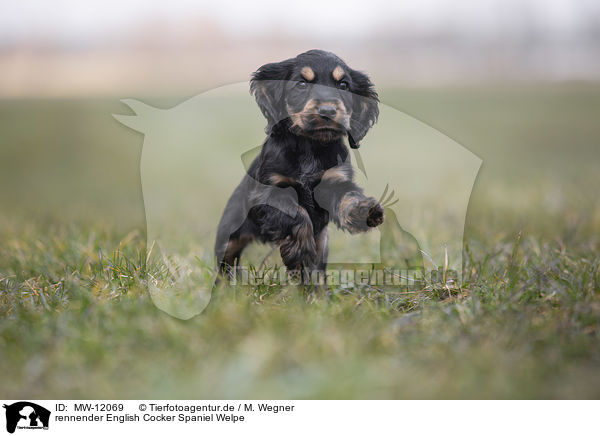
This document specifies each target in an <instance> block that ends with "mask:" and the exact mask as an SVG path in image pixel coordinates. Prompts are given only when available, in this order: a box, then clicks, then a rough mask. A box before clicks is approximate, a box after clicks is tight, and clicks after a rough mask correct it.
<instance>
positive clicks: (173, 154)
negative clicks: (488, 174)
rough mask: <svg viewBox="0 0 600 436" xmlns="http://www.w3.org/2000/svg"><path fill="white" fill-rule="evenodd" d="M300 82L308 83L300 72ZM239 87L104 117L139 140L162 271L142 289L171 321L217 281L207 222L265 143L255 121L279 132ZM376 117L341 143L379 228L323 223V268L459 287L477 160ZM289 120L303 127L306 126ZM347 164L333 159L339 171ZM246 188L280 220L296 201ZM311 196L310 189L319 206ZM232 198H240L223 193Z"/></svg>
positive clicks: (197, 305) (201, 301)
mask: <svg viewBox="0 0 600 436" xmlns="http://www.w3.org/2000/svg"><path fill="white" fill-rule="evenodd" d="M301 74H305V76H306V75H308V76H309V77H306V79H310V78H311V77H310V74H308V72H307V71H305V72H304V73H303V72H302V71H301ZM334 78H335V77H334ZM249 88H251V85H250V84H249V83H247V82H244V83H239V84H234V85H229V86H224V87H221V88H217V89H214V90H211V91H208V92H206V93H203V94H200V95H197V96H195V97H193V98H191V99H189V100H187V101H185V102H183V103H181V104H178V105H176V106H174V107H172V108H170V109H158V108H155V107H152V106H149V105H147V104H144V103H142V102H140V101H136V100H123V103H125V104H126V105H127V106H128V107H129V108H131V109H132V110H133V111H134V113H135V115H114V117H115V118H116V119H117V120H118V121H120V122H121V123H122V124H124V125H125V126H128V127H130V128H132V129H133V130H135V131H137V132H141V133H143V134H144V144H143V148H142V155H141V160H140V170H141V182H142V191H143V196H144V207H145V212H146V223H147V243H148V245H147V246H148V251H149V256H148V257H149V258H150V257H151V256H157V257H158V259H160V262H161V265H163V267H162V269H161V270H160V271H162V272H157V273H149V277H148V289H149V292H150V295H151V297H152V299H153V301H154V303H155V304H156V305H157V306H158V307H159V308H160V309H162V310H164V311H166V312H167V313H169V314H171V315H173V316H176V317H178V318H182V319H188V318H191V317H192V316H195V315H197V314H198V313H200V312H202V311H203V310H204V308H205V307H206V306H207V305H208V303H209V301H210V296H211V291H212V289H213V285H214V282H215V278H216V275H217V265H216V258H215V251H214V249H213V248H214V246H215V245H214V244H215V240H217V245H218V237H217V224H218V223H219V219H220V218H221V215H222V213H223V210H224V209H225V208H226V205H227V204H228V198H229V197H230V195H231V193H232V192H234V191H235V190H236V187H238V185H240V179H242V178H248V174H249V171H248V170H249V169H250V167H251V165H252V164H251V163H252V161H253V159H254V157H255V156H257V155H258V154H259V153H260V152H261V147H256V145H257V144H261V143H263V142H264V141H265V137H264V127H265V118H267V131H268V133H269V132H270V130H271V129H273V127H274V126H276V125H277V124H278V120H279V118H274V117H275V115H273V114H274V113H276V112H275V111H273V110H270V109H271V108H265V105H264V99H262V100H261V99H257V100H255V99H254V98H252V97H253V96H250V95H248V89H249ZM276 89H280V90H283V91H282V92H283V93H284V94H285V92H286V90H294V92H296V93H299V91H302V89H304V88H303V87H302V89H300V90H298V85H297V82H296V83H291V82H286V81H283V82H282V83H279V84H277V86H276ZM257 92H258V93H259V94H260V89H258V90H257V88H256V85H255V88H254V93H255V94H256V93H257ZM290 92H291V91H290ZM340 92H344V90H342V91H340ZM346 92H347V91H346ZM261 95H262V94H261ZM270 95H271V94H268V95H267V96H264V95H262V97H261V98H263V97H264V98H269V96H270ZM255 96H256V95H254V97H255ZM352 97H353V100H352V101H353V102H352V105H350V104H348V105H346V109H348V108H350V109H349V110H347V111H346V112H347V113H348V114H349V115H348V117H347V121H349V122H350V123H352V115H351V113H352V112H351V110H352V109H354V110H356V107H365V108H368V107H370V105H369V101H365V99H367V100H368V97H364V96H352ZM257 101H258V103H259V107H260V110H258V108H257V107H256V104H257ZM261 103H262V106H261ZM280 103H281V101H280ZM292 104H294V102H291V103H290V102H285V104H283V105H280V112H277V113H278V115H277V117H285V116H286V115H285V111H287V112H288V113H289V112H290V110H291V109H290V107H291V105H292ZM302 105H303V107H304V109H306V107H307V106H309V105H308V104H307V103H306V102H304V101H302V102H299V103H298V107H300V106H302ZM286 106H288V107H286ZM371 106H372V105H371ZM308 109H310V108H308ZM308 109H306V110H308ZM337 109H338V112H341V113H342V114H343V113H344V110H339V107H337ZM315 110H316V109H315ZM282 112H283V115H281V113H282ZM365 113H367V114H368V113H369V111H366V112H365ZM378 115H379V116H378V122H377V125H376V126H373V121H374V119H373V117H371V119H367V120H366V121H365V122H363V123H362V124H357V125H359V126H361V125H362V126H365V125H366V124H365V123H367V124H369V127H371V129H370V131H369V133H368V135H367V136H366V137H365V138H364V139H363V138H362V137H363V136H364V134H365V132H366V130H367V129H366V127H363V128H362V129H360V130H359V131H358V133H354V134H353V135H354V137H355V138H356V139H361V141H360V145H361V147H360V149H359V150H358V149H356V148H357V146H358V145H359V144H357V143H358V140H356V141H354V143H352V142H350V143H349V144H348V145H349V147H348V150H349V154H348V156H349V157H350V158H351V159H349V160H350V161H351V164H352V165H353V166H354V167H355V170H356V171H354V175H355V182H356V183H357V185H359V186H361V187H362V188H364V191H365V194H368V195H369V196H372V198H374V199H377V200H379V203H380V204H381V206H382V207H383V208H384V210H385V220H384V221H383V223H382V224H381V225H379V226H378V227H375V228H374V229H373V230H370V231H368V232H366V233H360V234H350V233H349V232H344V231H343V230H339V229H338V228H336V227H335V226H333V225H331V224H330V225H329V234H328V239H329V244H328V245H329V256H328V260H327V265H328V271H329V269H330V267H332V268H333V269H335V268H338V269H339V268H342V269H343V268H355V267H356V266H357V265H362V266H363V267H364V269H370V268H371V267H373V266H375V267H376V268H380V269H381V270H382V271H383V270H388V269H390V268H392V269H394V268H396V267H399V269H401V270H404V269H405V268H406V267H408V268H409V269H410V268H416V269H418V270H420V271H421V274H422V275H427V273H428V272H430V273H434V272H436V271H438V270H439V269H443V270H444V276H445V275H446V272H447V271H450V272H453V274H454V275H453V276H452V277H453V280H455V281H460V271H461V270H462V247H463V230H464V224H465V218H466V211H467V206H468V203H469V198H470V195H471V190H472V187H473V185H474V182H475V178H476V176H477V173H478V171H479V168H480V166H481V159H479V158H478V157H477V156H475V155H474V154H473V153H471V152H470V151H469V150H467V149H465V148H464V147H462V146H461V145H460V144H458V143H456V142H455V141H453V140H452V139H450V138H448V137H447V136H445V135H444V134H442V133H440V132H439V131H437V130H435V129H433V128H431V127H430V126H428V125H426V124H424V123H423V122H421V121H418V120H416V119H415V118H412V117H410V116H409V115H407V114H405V113H403V112H401V111H399V110H397V109H394V108H393V107H390V106H388V105H386V104H383V103H379V114H378ZM263 116H264V117H265V118H263ZM292 118H293V117H290V119H292ZM367 118H368V117H367ZM308 121H310V120H308ZM293 122H294V123H295V124H294V125H295V126H298V125H300V126H301V127H302V126H305V125H306V122H307V119H302V120H301V119H297V120H295V121H294V120H293ZM343 122H344V120H343V119H341V121H340V123H343ZM303 123H304V124H303ZM296 128H297V127H296ZM355 129H356V125H355ZM325 130H327V129H325ZM329 130H334V129H329ZM352 132H353V130H352V126H351V125H349V126H348V134H349V135H351V136H352ZM327 133H328V132H327ZM328 134H329V133H328ZM348 140H349V141H350V138H349V139H348ZM240 156H241V162H240ZM348 163H349V162H347V161H343V160H341V161H339V162H338V164H339V165H340V166H343V165H346V164H348ZM340 168H341V167H340ZM334 173H335V174H334V175H335V176H336V177H337V176H340V177H341V176H342V175H343V171H334ZM282 182H285V180H282ZM246 187H250V188H251V190H252V191H253V192H255V193H258V195H256V196H255V197H254V198H253V199H252V201H255V202H256V201H258V202H263V203H264V204H267V205H269V206H272V207H274V208H275V209H278V210H279V211H281V212H282V213H284V214H288V215H290V216H294V215H295V214H296V213H297V206H296V204H297V203H296V202H297V201H298V197H297V192H296V191H295V190H294V189H293V187H291V186H286V185H285V183H282V185H281V186H277V185H275V186H271V185H269V186H262V185H261V184H260V183H259V182H258V181H257V180H254V179H252V178H250V179H249V180H248V184H247V186H246ZM244 189H245V188H244ZM318 190H319V187H318V186H317V187H316V188H315V200H316V201H317V202H318V201H319V199H318V198H316V197H318V195H317V194H318ZM232 201H234V202H236V201H240V200H239V198H234V197H232V199H231V200H229V202H232ZM242 203H243V204H240V205H239V207H237V208H236V210H237V215H239V216H237V215H236V216H235V217H233V219H232V220H231V222H232V227H231V229H229V230H230V231H231V232H234V231H235V229H234V228H233V227H235V225H236V224H239V225H241V224H242V223H243V221H244V219H245V218H246V217H247V213H248V212H249V209H250V208H251V207H252V206H254V205H255V203H252V202H251V201H248V202H245V201H242ZM226 230H227V229H226ZM225 233H227V231H226V232H225ZM229 236H230V235H229V234H228V235H226V237H229ZM240 243H244V244H243V245H244V246H245V243H247V241H244V240H243V238H242V240H240ZM234 248H235V247H234ZM240 248H243V246H242V245H240ZM248 250H250V253H249V254H248V256H252V257H253V259H254V261H255V262H256V263H257V265H260V264H261V259H268V261H267V262H262V263H263V264H264V263H267V264H269V263H277V259H276V258H269V253H268V251H269V250H268V248H265V247H263V248H261V247H260V246H257V245H249V247H248V248H247V249H246V251H245V252H244V253H247V252H248ZM253 250H254V251H253ZM261 250H263V251H261ZM217 251H218V247H217ZM186 253H191V254H189V255H188V254H186ZM276 255H277V254H275V255H274V256H276ZM245 256H246V254H245ZM271 261H272V262H271ZM257 268H258V266H257ZM400 275H402V274H400ZM431 276H432V275H430V277H431ZM416 280H421V279H416Z"/></svg>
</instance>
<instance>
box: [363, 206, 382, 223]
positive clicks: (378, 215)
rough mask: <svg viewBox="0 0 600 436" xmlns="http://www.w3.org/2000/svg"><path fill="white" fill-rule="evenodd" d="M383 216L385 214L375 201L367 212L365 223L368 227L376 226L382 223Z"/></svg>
mask: <svg viewBox="0 0 600 436" xmlns="http://www.w3.org/2000/svg"><path fill="white" fill-rule="evenodd" d="M384 218H385V214H384V212H383V207H382V206H381V205H380V204H379V203H376V204H375V205H374V206H372V207H371V208H370V209H369V212H368V214H367V225H368V226H369V227H377V226H378V225H380V224H381V223H383V220H384Z"/></svg>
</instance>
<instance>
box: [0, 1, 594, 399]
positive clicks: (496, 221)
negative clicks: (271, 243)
mask: <svg viewBox="0 0 600 436" xmlns="http://www.w3.org/2000/svg"><path fill="white" fill-rule="evenodd" d="M312 48H320V49H324V50H329V51H333V52H335V53H336V54H338V55H339V56H340V57H341V58H343V59H344V60H345V61H346V62H347V63H348V64H349V65H350V66H352V67H353V68H356V69H359V70H363V71H366V72H368V73H369V74H370V75H371V77H372V79H373V81H374V83H375V85H376V87H377V90H378V92H379V95H380V98H381V101H382V103H383V104H384V105H387V106H388V107H391V108H395V109H397V110H399V111H401V112H403V113H405V114H407V115H409V116H411V117H413V118H412V119H417V120H420V121H422V122H424V123H426V124H427V125H428V126H430V127H431V128H432V129H433V130H434V131H436V132H441V133H442V134H443V135H445V137H447V138H449V139H451V140H454V141H456V142H457V143H459V144H461V145H462V146H463V147H465V148H466V149H468V150H470V151H471V152H473V153H474V154H475V155H477V156H478V157H479V158H481V159H482V160H483V164H482V166H481V169H480V171H479V173H478V175H477V179H476V182H475V186H474V189H473V192H472V196H471V198H470V202H469V207H468V211H467V216H466V225H465V229H464V247H465V254H464V255H463V260H465V259H466V261H465V264H464V277H466V279H467V280H466V284H465V287H464V288H461V289H460V292H459V293H454V294H452V295H450V294H449V293H448V292H441V293H432V292H430V291H431V290H429V291H424V292H422V293H418V294H410V295H400V296H398V298H396V297H394V298H391V297H389V296H388V295H387V294H386V295H384V296H382V295H381V294H379V293H377V292H375V291H374V290H368V289H367V290H365V289H353V290H352V291H351V292H346V291H345V290H339V292H338V291H336V290H334V291H335V292H334V293H333V295H331V294H326V295H322V296H320V297H316V299H317V301H315V302H313V303H314V304H305V303H306V301H304V300H302V299H301V298H300V297H299V296H298V295H295V294H292V295H291V296H290V295H288V294H286V293H285V292H281V293H279V292H277V291H272V290H266V291H265V290H256V292H254V291H252V292H251V293H249V294H248V296H247V297H248V298H246V299H244V298H239V299H238V300H235V301H225V302H224V303H223V304H222V305H220V306H218V308H217V310H215V311H214V312H212V313H210V314H207V315H206V316H201V317H197V318H194V320H191V321H189V322H188V323H181V322H180V321H179V320H175V319H171V318H169V317H168V316H166V315H164V314H162V313H161V312H159V311H158V310H156V308H155V307H154V306H153V305H152V304H150V303H149V302H148V299H147V298H146V299H144V296H146V294H147V292H146V287H145V286H146V284H147V282H146V278H147V276H146V272H147V271H148V270H150V269H151V267H155V265H150V266H148V264H149V263H150V262H146V260H147V259H148V258H147V257H146V251H145V248H146V228H147V225H146V224H147V222H146V217H145V215H144V199H143V196H142V187H141V177H140V157H141V155H142V145H143V143H144V136H143V135H142V134H141V133H139V132H136V131H134V130H132V129H129V128H128V127H125V126H124V125H122V124H120V123H119V122H118V121H117V120H115V119H114V118H113V116H112V114H123V115H132V114H133V112H132V111H131V109H130V108H129V107H128V106H126V105H125V104H123V103H122V102H121V99H127V98H134V99H139V100H141V101H143V102H144V103H146V104H148V105H151V106H153V107H156V108H161V109H168V108H172V107H175V106H176V105H178V104H179V103H182V102H184V101H186V100H188V99H190V98H191V97H193V96H195V95H197V94H200V93H203V92H204V91H208V90H212V89H214V88H217V87H219V86H223V85H228V84H232V83H236V82H244V81H247V80H248V79H249V77H250V74H251V73H252V72H253V71H255V70H256V69H257V68H258V67H260V66H261V65H263V64H265V63H268V62H273V61H279V60H283V59H286V58H290V57H294V56H296V55H297V54H298V53H300V52H302V51H305V50H308V49H312ZM599 79H600V2H598V1H597V0H546V1H542V0H448V1H445V0H420V1H413V2H392V1H390V2H387V1H383V0H369V1H365V0H363V1H352V2H350V1H343V2H342V1H332V2H324V1H310V0H305V1H302V2H286V1H281V0H255V1H252V2H232V1H228V0H221V1H211V2H199V1H191V0H189V1H188V0H184V1H175V0H171V1H169V0H156V1H153V2H148V1H142V0H119V1H106V0H105V1H100V0H89V1H85V2H82V1H75V0H72V1H71V0H55V1H53V2H44V1H33V0H19V1H13V2H8V1H4V2H1V3H0V355H2V356H3V359H1V361H0V374H2V377H4V378H5V379H6V380H7V382H6V383H0V385H1V386H2V390H3V393H4V397H6V398H17V397H27V398H37V397H46V398H47V397H54V398H56V397H74V396H76V397H86V398H90V397H96V396H102V397H105V398H115V397H121V398H122V397H128V398H136V397H140V396H147V397H152V398H158V397H163V396H169V397H183V396H184V397H186V398H196V397H213V398H215V397H216V398H225V397H234V398H236V397H240V396H243V397H247V398H256V397H262V398H264V397H295V398H332V397H333V398H356V397H363V398H364V397H370V398H399V397H404V398H415V397H427V398H441V397H446V398H448V397H450V398H457V397H460V398H467V397H468V398H482V397H485V398H541V397H543V398H557V397H558V398H564V397H570V398H583V397H593V398H598V395H599V394H598V393H599V392H600V377H599V374H598V367H599V362H600V346H599V338H600V333H599V332H600V323H599V321H598V320H599V319H600V303H599V301H598V289H599V285H598V283H600V282H599V280H600V279H599V278H598V271H600V269H599V267H598V262H599V261H598V256H597V254H598V250H599V249H598V247H599V246H600V245H599V244H600V240H599V236H598V235H600V204H599V203H598V192H599V190H600V177H598V168H599V163H600V123H599V122H598V118H599V116H598V115H599V114H600V81H599ZM236 89H239V92H238V93H236V94H231V95H228V96H227V98H225V97H223V98H219V99H216V100H215V101H214V106H211V107H210V108H209V109H210V110H209V113H201V112H198V114H199V116H202V117H203V118H202V119H203V120H204V121H206V120H211V119H213V118H211V116H217V115H218V114H220V113H225V114H227V111H231V110H232V108H234V109H235V111H236V114H237V115H236V116H239V119H243V120H246V123H245V124H243V125H241V124H240V126H239V127H238V128H228V127H229V126H228V125H225V126H223V125H219V126H216V127H221V128H222V129H221V131H223V134H222V135H221V136H218V135H217V134H216V133H215V132H217V131H219V129H217V128H212V127H215V126H211V129H208V130H207V131H206V132H204V131H202V132H197V131H195V130H193V128H198V129H200V128H201V127H202V126H203V125H202V123H193V122H192V123H190V125H191V127H192V129H191V130H190V131H192V132H193V133H194V134H196V133H198V137H199V140H200V138H202V139H203V140H205V141H207V142H210V141H212V142H214V143H217V144H219V145H222V146H223V147H214V149H215V154H214V155H213V154H211V156H210V157H212V158H214V156H215V155H217V154H218V153H221V155H226V154H228V153H229V155H230V156H231V157H232V163H231V166H230V167H228V168H223V169H221V168H211V170H212V171H216V172H218V173H219V174H221V175H222V174H230V175H231V176H230V177H231V178H232V179H231V180H233V178H240V179H241V177H242V173H243V165H242V162H241V160H240V159H239V153H240V147H244V148H243V150H246V148H245V147H246V146H248V148H252V147H255V146H258V145H259V144H260V141H261V140H262V137H263V130H262V128H263V127H264V120H263V119H262V118H261V115H260V113H259V111H258V108H257V107H256V106H255V104H254V103H253V102H252V99H251V97H250V95H249V94H248V92H247V87H246V86H239V87H238V88H236ZM213 109H214V110H213ZM225 118H226V117H225ZM224 121H227V120H226V119H224ZM217 122H218V121H217ZM217 122H215V123H217ZM223 127H225V128H223ZM250 132H252V133H250ZM166 133H170V132H166ZM386 134H387V135H389V138H391V140H397V139H398V138H407V136H406V134H407V132H406V131H403V129H400V128H398V129H397V131H394V129H386V125H385V123H380V124H379V125H377V126H375V127H374V129H373V130H372V132H371V133H369V135H368V136H367V137H366V138H365V145H368V141H370V140H373V139H374V138H380V140H381V143H384V142H385V141H384V139H386V138H384V135H386ZM166 138H167V139H168V140H170V138H171V136H167V137H166ZM370 138H371V139H370ZM374 142H376V141H374ZM396 142H398V141H396ZM396 142H389V143H390V144H391V145H394V144H395V143H396ZM165 143H168V141H166V142H165ZM413 145H414V144H413ZM228 146H230V147H229V148H228ZM366 148H367V147H365V150H366ZM375 148H377V147H373V148H372V150H375ZM146 150H147V149H146ZM201 150H202V148H201V147H198V149H197V152H198V156H197V157H198V161H202V163H204V164H206V165H212V163H213V161H212V160H208V159H204V156H203V155H200V154H201V153H200V151H201ZM377 150H378V151H377V152H378V153H380V154H381V155H380V157H379V158H380V159H385V158H386V156H388V154H387V153H386V151H387V150H386V149H385V147H379V148H377ZM438 157H439V156H438ZM187 163H188V164H190V162H187ZM388 163H389V162H388ZM191 164H192V165H193V164H195V162H191ZM448 165H451V162H448ZM170 169H171V170H172V171H173V176H174V177H179V176H180V174H179V172H178V168H176V167H175V168H170ZM167 176H168V174H167ZM416 183H418V181H416ZM201 188H202V189H204V190H205V192H203V193H202V195H199V197H201V198H199V199H196V198H193V199H192V202H193V203H192V205H193V206H196V205H197V206H198V207H206V205H207V204H210V203H209V202H210V201H214V200H215V199H221V198H224V196H226V195H228V194H229V192H226V191H227V189H229V188H227V189H224V187H223V186H220V185H219V186H218V185H216V184H215V185H210V186H202V187H201ZM403 191H404V189H398V190H397V191H396V195H397V196H398V197H399V198H400V202H399V203H398V204H397V205H396V207H397V208H400V207H402V208H406V209H409V208H411V207H412V205H411V204H410V202H407V201H406V198H404V197H403ZM377 194H379V193H377ZM403 200H404V201H403ZM218 212H219V211H217V210H215V214H216V213H218ZM422 212H423V213H426V214H428V215H429V216H432V217H435V218H436V219H438V218H439V219H446V215H445V213H446V212H447V210H445V208H444V202H439V203H438V204H436V206H435V207H432V208H431V209H430V210H426V211H422ZM180 215H181V214H180ZM180 215H179V216H177V214H175V216H173V217H172V218H171V217H169V219H173V222H177V223H179V222H180V221H178V220H181V216H180ZM216 225H217V223H216V218H213V219H204V220H194V221H193V223H192V225H190V226H189V228H188V227H184V226H181V229H183V230H184V231H185V236H186V238H187V241H189V242H190V243H191V244H192V245H193V244H197V241H198V240H199V239H197V235H198V234H206V232H208V231H210V230H214V227H215V226H216ZM188 230H189V233H188ZM430 230H432V231H434V232H435V231H436V230H437V228H433V229H430ZM517 235H521V237H520V238H519V237H518V236H517ZM519 243H520V244H521V245H520V246H519ZM197 248H198V247H192V248H191V249H190V250H189V253H184V254H185V255H189V256H190V257H191V259H192V260H197V259H196V258H195V256H196V255H197V254H198V250H197ZM517 248H518V249H517ZM159 267H160V265H158V267H156V268H159ZM146 268H148V269H146ZM158 273H160V271H158ZM158 273H157V274H158ZM236 295H237V294H236ZM263 297H264V298H263ZM288 298H291V300H290V299H288ZM428 310H429V311H430V312H428ZM421 314H424V315H423V318H422V319H423V322H414V321H411V319H419V318H418V317H419V316H421ZM432 314H433V315H432ZM405 315H408V316H407V317H405ZM413 316H416V317H417V318H413ZM0 396H2V392H0Z"/></svg>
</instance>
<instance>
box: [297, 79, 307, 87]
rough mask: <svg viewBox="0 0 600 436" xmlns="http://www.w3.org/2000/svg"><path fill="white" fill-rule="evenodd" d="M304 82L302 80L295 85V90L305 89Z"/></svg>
mask: <svg viewBox="0 0 600 436" xmlns="http://www.w3.org/2000/svg"><path fill="white" fill-rule="evenodd" d="M306 86H307V84H306V82H305V81H304V80H301V81H300V82H298V83H296V88H298V89H306Z"/></svg>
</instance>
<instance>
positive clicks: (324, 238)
mask: <svg viewBox="0 0 600 436" xmlns="http://www.w3.org/2000/svg"><path fill="white" fill-rule="evenodd" d="M328 239H329V237H328V235H327V226H325V227H324V228H323V230H321V231H320V232H319V233H318V234H317V237H316V245H317V270H319V271H320V272H323V273H324V272H325V270H326V269H327V256H328V255H329V247H328Z"/></svg>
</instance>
